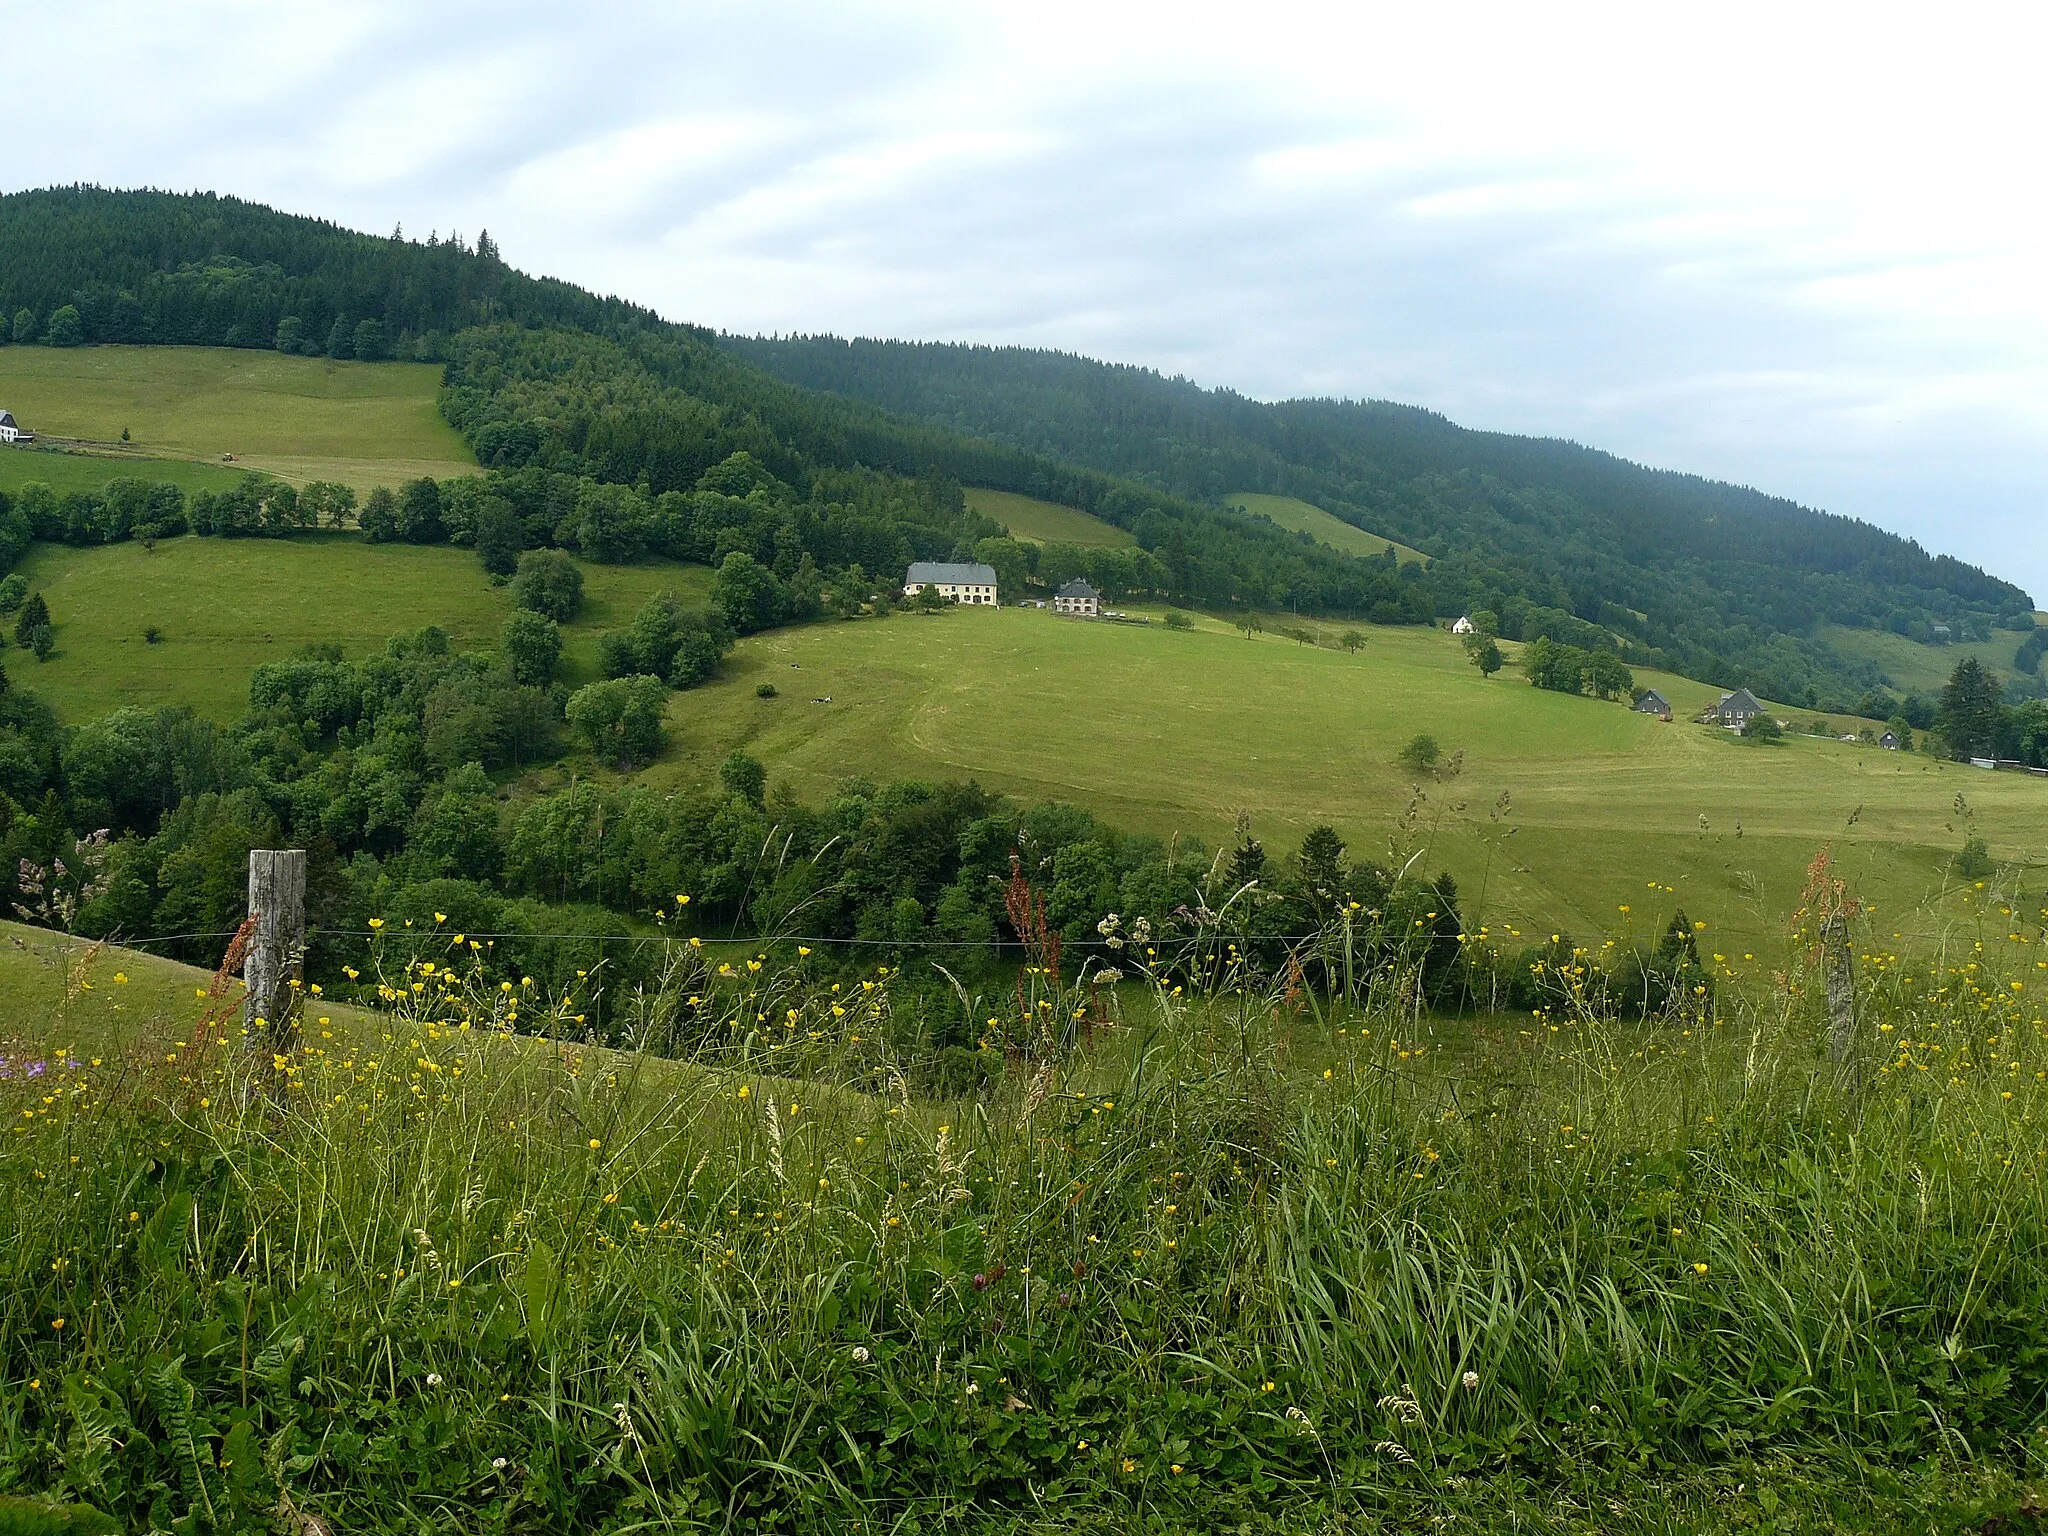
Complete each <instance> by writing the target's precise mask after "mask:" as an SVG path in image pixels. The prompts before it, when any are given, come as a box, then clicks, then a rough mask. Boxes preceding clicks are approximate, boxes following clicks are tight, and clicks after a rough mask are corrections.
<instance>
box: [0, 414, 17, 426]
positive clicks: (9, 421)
mask: <svg viewBox="0 0 2048 1536" xmlns="http://www.w3.org/2000/svg"><path fill="white" fill-rule="evenodd" d="M20 425H21V423H20V422H18V421H16V420H15V419H14V412H12V411H0V427H18V426H20Z"/></svg>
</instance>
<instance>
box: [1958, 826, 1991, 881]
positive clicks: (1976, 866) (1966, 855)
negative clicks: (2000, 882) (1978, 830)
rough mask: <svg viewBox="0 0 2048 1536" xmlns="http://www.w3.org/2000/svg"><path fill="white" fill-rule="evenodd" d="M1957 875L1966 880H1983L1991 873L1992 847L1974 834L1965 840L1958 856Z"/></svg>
mask: <svg viewBox="0 0 2048 1536" xmlns="http://www.w3.org/2000/svg"><path fill="white" fill-rule="evenodd" d="M1956 873H1957V874H1959V875H1961V876H1962V877H1963V878H1964V879H1965V880H1982V879H1983V878H1984V877H1985V876H1986V875H1988V874H1990V873H1991V847H1990V845H1989V844H1988V843H1986V842H1985V841H1984V839H1983V838H1981V837H1978V836H1976V835H1975V834H1974V833H1973V834H1971V835H1970V836H1969V837H1966V838H1964V839H1963V847H1962V851H1961V852H1960V853H1958V854H1957V855H1956Z"/></svg>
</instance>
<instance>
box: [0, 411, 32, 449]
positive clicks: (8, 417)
mask: <svg viewBox="0 0 2048 1536" xmlns="http://www.w3.org/2000/svg"><path fill="white" fill-rule="evenodd" d="M35 440H36V435H35V433H33V432H31V431H29V430H28V429H27V428H25V427H23V426H22V424H21V423H20V422H18V421H16V420H15V419H14V412H12V411H0V443H32V442H34V441H35Z"/></svg>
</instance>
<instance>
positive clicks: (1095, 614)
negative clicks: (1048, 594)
mask: <svg viewBox="0 0 2048 1536" xmlns="http://www.w3.org/2000/svg"><path fill="white" fill-rule="evenodd" d="M1052 609H1053V612H1054V613H1064V614H1068V615H1070V616H1072V617H1074V618H1078V619H1096V618H1100V617H1101V616H1102V594H1101V593H1099V592H1097V591H1096V590H1095V589H1094V588H1093V587H1091V586H1089V585H1088V583H1087V582H1085V581H1083V580H1082V579H1081V578H1080V577H1078V576H1076V577H1075V578H1074V579H1073V580H1072V581H1070V582H1068V583H1067V584H1066V585H1065V586H1064V587H1061V588H1060V589H1059V591H1057V592H1055V593H1053V595H1052Z"/></svg>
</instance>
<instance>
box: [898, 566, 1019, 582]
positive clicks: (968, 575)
mask: <svg viewBox="0 0 2048 1536" xmlns="http://www.w3.org/2000/svg"><path fill="white" fill-rule="evenodd" d="M927 582H929V583H931V584H932V585H933V586H948V587H992V586H994V585H995V584H996V573H995V567H994V566H989V565H975V564H965V565H956V564H953V563H951V562H949V561H945V560H919V561H918V562H916V563H915V564H914V565H912V566H911V567H910V574H909V575H908V576H905V577H904V578H903V584H904V585H905V586H906V587H911V586H923V585H924V584H925V583H927Z"/></svg>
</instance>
